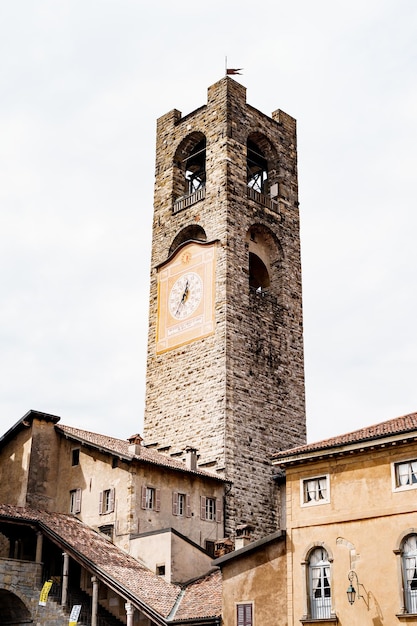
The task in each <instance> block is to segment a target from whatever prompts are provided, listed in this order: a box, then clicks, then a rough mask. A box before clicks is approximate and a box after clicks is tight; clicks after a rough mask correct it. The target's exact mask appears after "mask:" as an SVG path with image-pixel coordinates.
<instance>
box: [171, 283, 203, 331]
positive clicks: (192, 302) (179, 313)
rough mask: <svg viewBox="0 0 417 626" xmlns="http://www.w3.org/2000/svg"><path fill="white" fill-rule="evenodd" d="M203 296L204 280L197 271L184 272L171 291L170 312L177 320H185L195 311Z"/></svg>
mask: <svg viewBox="0 0 417 626" xmlns="http://www.w3.org/2000/svg"><path fill="white" fill-rule="evenodd" d="M202 296H203V281H202V280H201V277H200V276H199V275H198V274H196V272H186V273H185V274H182V275H181V276H180V277H179V278H178V279H177V280H176V281H175V283H174V284H173V285H172V288H171V291H170V292H169V299H168V307H169V312H170V314H171V315H172V317H174V318H175V319H177V320H184V319H186V318H187V317H189V316H190V315H192V314H193V313H194V311H195V310H196V309H197V307H198V305H199V304H200V302H201V298H202Z"/></svg>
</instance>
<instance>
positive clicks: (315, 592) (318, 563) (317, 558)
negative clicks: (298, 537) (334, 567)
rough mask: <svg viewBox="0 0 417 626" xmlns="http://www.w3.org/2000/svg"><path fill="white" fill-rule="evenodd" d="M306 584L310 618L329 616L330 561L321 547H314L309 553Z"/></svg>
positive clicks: (330, 600) (330, 598) (330, 605)
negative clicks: (307, 586)
mask: <svg viewBox="0 0 417 626" xmlns="http://www.w3.org/2000/svg"><path fill="white" fill-rule="evenodd" d="M308 585H309V600H310V616H311V618H312V619H327V618H330V617H331V611H332V597H331V596H332V594H331V587H330V561H329V556H328V554H327V551H326V550H325V549H324V548H322V547H319V548H314V550H312V552H311V553H310V557H309V560H308Z"/></svg>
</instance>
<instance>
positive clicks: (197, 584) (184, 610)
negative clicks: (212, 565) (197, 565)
mask: <svg viewBox="0 0 417 626" xmlns="http://www.w3.org/2000/svg"><path fill="white" fill-rule="evenodd" d="M221 610H222V575H221V572H220V571H215V572H213V573H211V574H208V575H207V576H204V577H203V578H200V579H198V580H196V581H194V582H193V583H190V584H189V585H188V586H187V587H186V589H185V592H184V595H183V597H182V599H181V603H180V604H179V607H178V609H177V610H176V612H175V615H173V619H174V620H175V621H179V620H181V621H183V620H184V621H185V620H190V619H201V618H204V617H216V616H218V615H220V614H221Z"/></svg>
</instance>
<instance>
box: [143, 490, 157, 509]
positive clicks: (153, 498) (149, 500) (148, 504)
mask: <svg viewBox="0 0 417 626" xmlns="http://www.w3.org/2000/svg"><path fill="white" fill-rule="evenodd" d="M141 508H142V509H147V510H148V511H159V510H160V508H161V490H160V489H155V488H154V487H148V486H143V487H142V496H141Z"/></svg>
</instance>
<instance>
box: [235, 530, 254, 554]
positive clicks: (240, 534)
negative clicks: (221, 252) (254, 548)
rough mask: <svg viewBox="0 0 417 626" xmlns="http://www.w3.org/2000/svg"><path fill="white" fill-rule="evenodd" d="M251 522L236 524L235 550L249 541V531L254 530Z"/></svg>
mask: <svg viewBox="0 0 417 626" xmlns="http://www.w3.org/2000/svg"><path fill="white" fill-rule="evenodd" d="M254 528H255V527H254V526H252V525H251V524H241V525H240V526H236V539H235V550H239V549H240V548H244V547H245V546H247V545H248V543H250V542H251V532H252V531H253V530H254Z"/></svg>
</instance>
